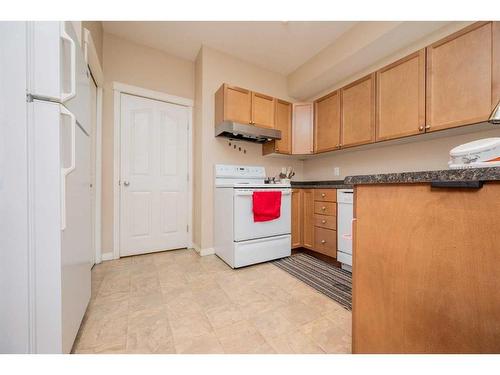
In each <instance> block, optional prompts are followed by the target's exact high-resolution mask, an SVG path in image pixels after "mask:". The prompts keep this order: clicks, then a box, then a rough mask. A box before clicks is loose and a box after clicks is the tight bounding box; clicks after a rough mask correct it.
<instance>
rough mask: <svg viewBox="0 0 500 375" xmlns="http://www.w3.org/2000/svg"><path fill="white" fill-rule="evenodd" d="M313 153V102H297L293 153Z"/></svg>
mask: <svg viewBox="0 0 500 375" xmlns="http://www.w3.org/2000/svg"><path fill="white" fill-rule="evenodd" d="M312 153H313V104H312V103H295V104H294V105H293V120H292V154H312Z"/></svg>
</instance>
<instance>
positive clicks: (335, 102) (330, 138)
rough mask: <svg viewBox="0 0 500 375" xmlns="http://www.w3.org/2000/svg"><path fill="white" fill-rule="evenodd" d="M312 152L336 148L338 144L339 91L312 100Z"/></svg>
mask: <svg viewBox="0 0 500 375" xmlns="http://www.w3.org/2000/svg"><path fill="white" fill-rule="evenodd" d="M314 116H315V121H314V152H324V151H330V150H336V149H338V148H339V145H340V93H339V91H335V92H333V93H331V94H329V95H327V96H325V97H323V98H321V99H318V100H316V102H314Z"/></svg>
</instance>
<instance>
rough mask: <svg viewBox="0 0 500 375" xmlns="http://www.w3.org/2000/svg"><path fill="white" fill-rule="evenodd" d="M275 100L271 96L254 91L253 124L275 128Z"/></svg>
mask: <svg viewBox="0 0 500 375" xmlns="http://www.w3.org/2000/svg"><path fill="white" fill-rule="evenodd" d="M274 101H275V99H274V98H273V97H271V96H267V95H264V94H259V93H256V92H252V124H254V125H257V126H263V127H266V128H274V117H275V115H274V110H275V107H274Z"/></svg>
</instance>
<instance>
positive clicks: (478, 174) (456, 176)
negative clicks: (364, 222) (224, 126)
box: [291, 167, 500, 189]
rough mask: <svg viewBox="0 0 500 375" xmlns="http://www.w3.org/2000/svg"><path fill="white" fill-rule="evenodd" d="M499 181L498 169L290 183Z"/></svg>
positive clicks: (331, 185) (335, 186)
mask: <svg viewBox="0 0 500 375" xmlns="http://www.w3.org/2000/svg"><path fill="white" fill-rule="evenodd" d="M486 181H500V167H489V168H470V169H443V170H439V171H421V172H401V173H383V174H367V175H359V176H347V177H346V178H345V179H344V180H330V181H292V182H291V184H292V187H293V188H298V189H351V188H352V187H353V185H366V184H414V183H426V182H428V183H430V182H457V183H460V182H462V183H467V182H486Z"/></svg>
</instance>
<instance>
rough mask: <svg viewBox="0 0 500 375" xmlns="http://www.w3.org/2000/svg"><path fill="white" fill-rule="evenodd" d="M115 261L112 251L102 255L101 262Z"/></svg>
mask: <svg viewBox="0 0 500 375" xmlns="http://www.w3.org/2000/svg"><path fill="white" fill-rule="evenodd" d="M113 259H115V256H114V254H113V252H112V251H110V252H109V253H102V254H101V261H103V262H104V261H106V260H113Z"/></svg>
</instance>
